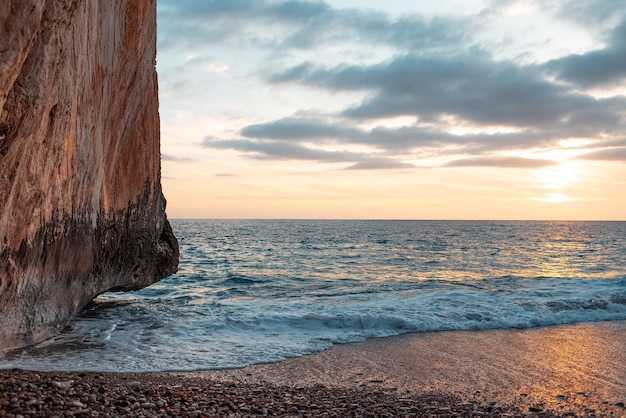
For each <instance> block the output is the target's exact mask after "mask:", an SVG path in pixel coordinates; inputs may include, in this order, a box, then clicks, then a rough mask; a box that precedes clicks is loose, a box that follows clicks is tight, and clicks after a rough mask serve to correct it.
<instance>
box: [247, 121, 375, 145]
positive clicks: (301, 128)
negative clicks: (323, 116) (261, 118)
mask: <svg viewBox="0 0 626 418" xmlns="http://www.w3.org/2000/svg"><path fill="white" fill-rule="evenodd" d="M241 134H242V135H243V136H245V137H249V138H264V139H286V140H311V139H329V138H330V139H336V138H352V139H357V138H361V137H364V136H365V133H364V132H363V131H361V130H360V129H357V128H352V127H349V126H347V125H345V124H332V123H326V122H323V121H320V120H317V119H310V118H283V119H279V120H276V121H274V122H269V123H260V124H255V125H249V126H247V127H245V128H244V129H242V131H241Z"/></svg>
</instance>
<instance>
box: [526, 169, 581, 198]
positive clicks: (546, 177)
mask: <svg viewBox="0 0 626 418" xmlns="http://www.w3.org/2000/svg"><path fill="white" fill-rule="evenodd" d="M536 176H537V180H538V181H539V186H540V187H541V188H542V189H548V190H551V192H550V193H547V194H546V195H545V196H542V197H536V198H534V200H539V201H541V202H548V203H565V202H569V201H572V200H574V198H572V197H570V196H567V195H566V194H565V190H566V189H569V188H571V187H572V186H573V185H574V184H576V183H578V182H579V181H580V168H579V166H578V164H577V163H576V162H571V161H564V162H562V163H560V164H559V165H557V166H554V167H548V168H544V169H541V170H538V171H537V174H536Z"/></svg>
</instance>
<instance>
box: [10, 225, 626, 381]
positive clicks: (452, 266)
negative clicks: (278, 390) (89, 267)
mask: <svg viewBox="0 0 626 418" xmlns="http://www.w3.org/2000/svg"><path fill="white" fill-rule="evenodd" d="M171 223H172V227H173V228H174V232H175V234H176V236H177V237H178V239H179V242H180V248H181V263H180V269H179V271H178V273H177V274H176V275H175V276H172V277H170V278H167V279H165V280H162V281H161V282H159V283H156V284H154V285H152V286H151V287H149V288H146V289H143V290H141V291H137V292H131V293H106V294H103V295H101V296H100V297H98V298H97V299H95V300H94V301H93V302H92V303H91V304H90V305H88V306H87V307H86V309H84V311H83V312H82V313H81V314H80V315H79V316H78V317H77V318H76V319H75V320H74V321H72V322H71V323H70V324H69V325H68V326H67V327H66V329H65V330H64V332H63V333H62V334H61V335H59V336H57V337H56V338H53V339H51V340H48V341H46V342H44V343H42V344H39V345H37V346H34V347H29V348H25V349H21V350H18V351H14V352H12V353H10V354H9V355H8V357H6V358H5V359H3V360H0V368H15V367H19V368H23V369H33V370H42V371H43V370H74V371H78V370H82V371H123V372H131V371H137V372H139V371H142V372H146V371H193V370H210V369H222V368H232V367H244V366H248V365H251V364H258V363H267V362H276V361H280V360H283V359H286V358H289V357H296V356H302V355H305V354H310V353H313V352H317V351H321V350H325V349H327V348H330V347H331V346H332V345H333V344H341V343H347V342H355V341H362V340H365V339H368V338H372V337H385V336H391V335H398V334H402V333H409V332H411V333H419V332H425V331H444V330H476V331H479V330H485V329H511V328H515V329H523V328H531V327H540V326H549V325H562V324H573V323H584V322H596V321H610V320H626V222H539V221H533V222H526V221H506V222H504V221H347V220H337V221H326V220H319V221H318V220H173V221H172V222H171Z"/></svg>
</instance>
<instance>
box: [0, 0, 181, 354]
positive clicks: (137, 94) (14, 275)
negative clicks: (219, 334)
mask: <svg viewBox="0 0 626 418" xmlns="http://www.w3.org/2000/svg"><path fill="white" fill-rule="evenodd" d="M155 60H156V2H155V0H110V1H103V2H101V1H87V2H86V1H80V0H55V1H45V0H3V1H2V2H1V4H0V318H2V320H1V321H0V349H2V348H4V349H6V348H10V347H16V346H21V345H24V344H30V343H35V342H38V341H42V340H43V339H46V338H48V337H50V336H52V335H54V334H55V333H57V332H59V331H60V330H61V329H62V328H63V326H64V325H65V324H66V323H67V322H68V320H69V319H70V318H71V317H72V316H73V315H75V314H76V313H77V312H78V311H79V310H80V309H82V307H83V306H85V304H87V303H88V302H89V301H90V300H91V299H93V298H94V297H95V296H97V295H98V294H100V293H103V292H105V291H108V290H131V289H139V288H142V287H145V286H147V285H149V284H151V283H154V282H155V281H158V280H160V279H161V278H163V277H165V276H168V275H171V274H173V273H174V272H175V271H176V269H177V265H178V243H177V241H176V238H175V237H174V235H173V233H172V230H171V228H170V226H169V223H168V221H167V217H166V215H165V199H164V198H163V193H162V190H161V182H160V170H161V163H160V138H159V135H160V134H159V114H158V95H157V74H156V69H155Z"/></svg>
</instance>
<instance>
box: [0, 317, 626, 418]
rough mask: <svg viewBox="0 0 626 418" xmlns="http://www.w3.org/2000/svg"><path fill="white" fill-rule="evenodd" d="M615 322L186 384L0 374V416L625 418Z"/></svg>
mask: <svg viewBox="0 0 626 418" xmlns="http://www.w3.org/2000/svg"><path fill="white" fill-rule="evenodd" d="M624 403H626V321H615V322H603V323H596V324H579V325H570V326H558V327H547V328H537V329H530V330H506V331H471V332H469V331H460V332H439V333H422V334H407V335H402V336H398V337H391V338H381V339H372V340H368V341H365V342H362V343H354V344H345V345H338V346H335V347H334V348H332V349H331V350H328V351H325V352H322V353H318V354H314V355H310V356H304V357H300V358H293V359H289V360H286V361H283V362H280V363H273V364H263V365H257V366H251V367H247V368H244V369H236V370H221V371H206V372H194V373H143V374H124V373H54V372H53V373H42V372H24V371H20V370H13V371H0V417H3V416H16V415H24V416H52V415H57V416H61V415H64V414H65V415H68V416H71V415H82V416H260V415H273V416H435V415H436V416H485V415H488V416H526V415H536V416H574V415H576V416H615V417H624V416H626V409H625V408H624Z"/></svg>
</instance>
